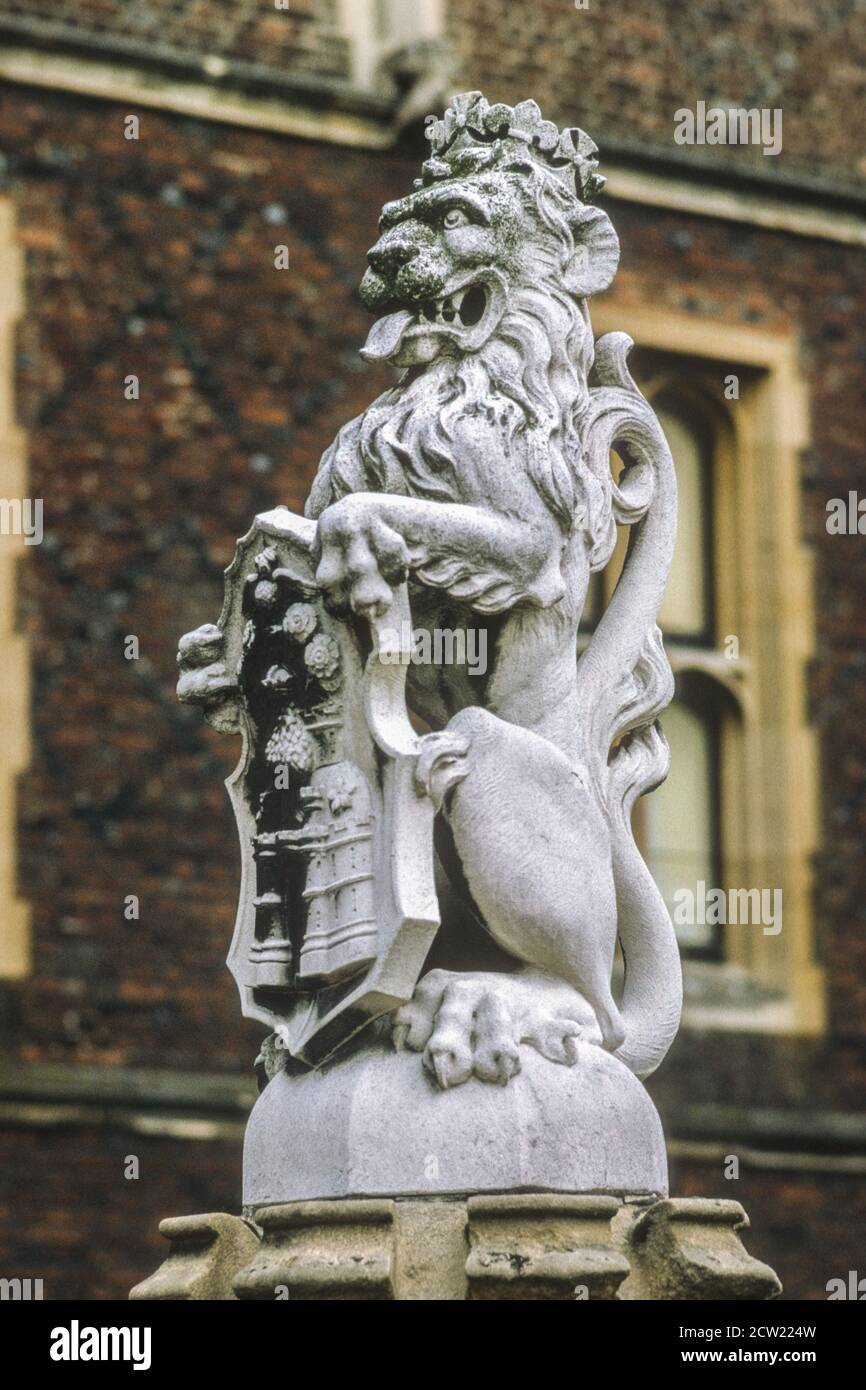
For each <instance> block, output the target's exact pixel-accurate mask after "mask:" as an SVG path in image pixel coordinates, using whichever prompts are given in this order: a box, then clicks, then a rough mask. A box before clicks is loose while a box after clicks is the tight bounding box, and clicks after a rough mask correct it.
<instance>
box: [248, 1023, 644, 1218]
mask: <svg viewBox="0 0 866 1390" xmlns="http://www.w3.org/2000/svg"><path fill="white" fill-rule="evenodd" d="M527 1187H535V1188H541V1189H544V1188H547V1189H550V1190H553V1191H557V1192H601V1191H604V1192H617V1193H626V1192H631V1193H634V1192H646V1193H653V1194H655V1195H661V1194H664V1193H666V1192H667V1162H666V1157H665V1147H664V1138H663V1135H662V1129H661V1124H660V1122H659V1119H658V1115H657V1113H656V1110H655V1107H654V1106H653V1103H652V1101H651V1100H650V1098H649V1096H648V1094H647V1092H646V1090H645V1089H644V1087H643V1086H642V1085H641V1083H640V1082H639V1081H638V1080H637V1078H636V1077H635V1076H633V1075H632V1073H631V1072H630V1071H629V1070H628V1068H627V1067H625V1066H624V1065H623V1064H622V1063H621V1062H619V1061H618V1060H617V1059H616V1058H615V1057H612V1056H611V1055H610V1054H609V1053H606V1052H604V1051H603V1050H602V1049H601V1048H599V1047H596V1046H595V1045H594V1044H592V1043H580V1044H579V1049H578V1058H577V1062H576V1063H575V1065H574V1066H573V1067H557V1066H552V1065H551V1064H550V1062H548V1061H547V1059H546V1058H544V1057H541V1056H540V1055H539V1054H538V1053H536V1052H534V1051H533V1050H532V1049H527V1050H526V1053H525V1056H524V1059H523V1067H522V1070H521V1071H520V1073H519V1074H518V1075H517V1076H515V1077H513V1078H512V1080H511V1081H510V1082H509V1084H508V1086H507V1087H502V1088H500V1087H492V1086H488V1085H486V1084H485V1083H484V1082H482V1081H479V1080H478V1079H477V1078H476V1077H472V1078H471V1079H470V1080H469V1081H467V1082H466V1084H465V1085H463V1086H457V1087H453V1088H449V1089H448V1090H446V1091H444V1092H443V1091H442V1090H440V1089H439V1088H438V1087H437V1086H436V1084H435V1082H434V1081H433V1079H432V1078H431V1077H430V1076H429V1075H428V1074H427V1072H426V1071H424V1070H423V1068H421V1067H419V1066H418V1063H417V1058H416V1057H415V1056H414V1055H413V1054H412V1053H408V1052H402V1053H401V1052H394V1051H389V1050H385V1051H383V1050H382V1049H381V1048H379V1047H377V1046H376V1045H375V1043H374V1044H370V1045H367V1046H365V1047H361V1048H358V1049H357V1050H355V1051H353V1052H352V1053H351V1054H350V1055H346V1056H343V1057H342V1059H341V1060H340V1062H339V1064H332V1065H330V1066H328V1067H325V1068H323V1069H321V1070H320V1071H317V1072H312V1073H310V1072H306V1073H305V1072H296V1073H294V1074H292V1075H288V1074H286V1073H285V1072H280V1073H278V1074H277V1075H276V1076H275V1077H274V1079H273V1080H272V1081H271V1082H270V1084H269V1085H268V1086H267V1087H266V1088H265V1090H264V1091H263V1092H262V1094H261V1096H260V1097H259V1099H258V1101H257V1102H256V1105H255V1107H254V1109H253V1112H252V1115H251V1116H250V1121H249V1125H248V1128H247V1136H246V1143H245V1150H244V1204H245V1206H246V1207H247V1208H253V1207H258V1206H263V1205H265V1204H268V1203H276V1202H290V1201H299V1200H303V1199H307V1198H323V1197H324V1198H330V1197H360V1196H370V1195H376V1196H380V1195H381V1196H393V1197H398V1196H410V1195H412V1194H416V1193H417V1194H424V1195H430V1196H434V1195H442V1194H445V1193H464V1192H470V1193H471V1192H503V1191H508V1190H519V1189H521V1188H527Z"/></svg>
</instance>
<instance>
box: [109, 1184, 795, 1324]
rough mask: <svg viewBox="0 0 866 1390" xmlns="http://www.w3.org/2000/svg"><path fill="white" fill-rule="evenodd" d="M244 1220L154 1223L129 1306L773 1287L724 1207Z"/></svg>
mask: <svg viewBox="0 0 866 1390" xmlns="http://www.w3.org/2000/svg"><path fill="white" fill-rule="evenodd" d="M256 1224H257V1225H258V1227H259V1229H260V1231H261V1239H260V1241H259V1242H258V1244H257V1243H256V1239H255V1237H254V1236H253V1234H252V1232H251V1230H250V1228H249V1227H247V1226H245V1225H244V1223H242V1222H240V1221H239V1220H238V1218H236V1217H229V1216H207V1217H186V1218H181V1219H180V1220H176V1221H167V1222H163V1223H162V1225H161V1227H160V1229H161V1231H162V1232H163V1234H164V1235H165V1236H166V1237H167V1238H168V1239H169V1240H171V1241H172V1243H173V1249H172V1253H171V1254H170V1255H169V1257H168V1259H167V1260H166V1262H165V1264H164V1265H163V1266H162V1268H161V1269H160V1270H157V1272H156V1274H154V1275H152V1276H151V1277H150V1278H149V1279H147V1280H145V1281H144V1283H142V1284H139V1285H138V1286H137V1287H136V1288H135V1289H133V1291H132V1294H131V1295H130V1297H132V1298H136V1299H166V1298H177V1299H189V1298H195V1299H232V1298H236V1299H242V1300H245V1301H257V1302H268V1301H272V1300H279V1299H293V1300H297V1299H301V1300H304V1301H325V1302H330V1301H337V1300H344V1301H345V1300H352V1301H354V1300H359V1301H366V1300H373V1301H398V1302H399V1301H412V1300H416V1301H418V1300H429V1301H457V1302H466V1301H468V1302H477V1301H488V1300H492V1299H493V1300H495V1299H501V1300H511V1301H521V1300H535V1301H553V1302H565V1301H571V1300H575V1299H577V1300H586V1299H600V1300H603V1301H611V1300H635V1299H647V1300H671V1299H689V1300H723V1301H732V1300H763V1299H768V1298H773V1297H775V1296H776V1295H777V1294H778V1293H779V1292H780V1290H781V1285H780V1283H779V1280H778V1279H777V1277H776V1275H775V1274H774V1273H773V1271H772V1269H770V1268H769V1266H768V1265H765V1264H762V1263H761V1262H760V1261H759V1260H755V1259H753V1258H752V1257H751V1256H750V1255H749V1253H748V1251H747V1250H746V1249H745V1247H744V1246H743V1244H742V1242H741V1240H740V1234H739V1233H740V1231H741V1230H743V1229H746V1228H747V1227H748V1224H749V1223H748V1218H747V1216H746V1214H745V1212H744V1211H743V1208H742V1207H741V1206H740V1205H739V1203H738V1202H728V1201H708V1200H704V1199H702V1198H686V1199H682V1200H661V1201H656V1200H654V1199H652V1198H639V1199H626V1200H620V1199H617V1198H615V1197H609V1196H574V1195H568V1194H559V1193H547V1192H535V1193H531V1192H527V1193H505V1194H501V1193H500V1194H488V1195H485V1196H476V1197H468V1198H467V1197H455V1198H452V1199H450V1200H449V1199H445V1198H428V1199H422V1198H410V1199H405V1200H394V1199H387V1198H369V1199H363V1198H358V1199H346V1200H341V1201H325V1202H293V1203H288V1204H286V1205H282V1206H272V1207H265V1208H263V1209H261V1210H259V1211H257V1212H256ZM241 1228H243V1230H242V1231H241ZM196 1231H198V1232H199V1234H200V1236H201V1237H204V1238H200V1239H198V1241H197V1242H196V1240H195V1239H194V1235H195V1232H196Z"/></svg>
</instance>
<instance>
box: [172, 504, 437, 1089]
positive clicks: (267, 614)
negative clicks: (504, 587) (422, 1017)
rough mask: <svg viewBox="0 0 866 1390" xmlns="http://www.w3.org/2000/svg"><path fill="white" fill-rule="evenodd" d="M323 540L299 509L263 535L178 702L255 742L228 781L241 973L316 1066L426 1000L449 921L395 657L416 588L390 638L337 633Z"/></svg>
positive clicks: (248, 542)
mask: <svg viewBox="0 0 866 1390" xmlns="http://www.w3.org/2000/svg"><path fill="white" fill-rule="evenodd" d="M315 532H316V527H315V524H314V523H313V522H311V521H306V520H304V519H303V518H301V517H297V516H295V515H293V514H292V513H290V512H288V511H286V510H285V509H284V508H277V509H276V510H275V511H273V512H270V513H268V514H266V515H264V516H260V517H258V518H257V519H256V522H255V524H254V525H253V527H252V529H251V531H250V532H249V534H248V535H247V536H245V537H244V538H243V540H241V541H239V543H238V547H237V554H236V556H235V559H234V562H233V564H232V565H231V567H230V568H229V570H228V571H227V573H226V595H225V604H224V608H223V612H222V615H221V617H220V620H219V623H218V624H217V625H214V624H207V625H206V626H205V627H202V628H199V629H197V630H196V632H193V633H190V634H189V635H188V636H187V637H186V638H185V639H184V641H183V642H182V644H181V649H180V663H181V678H180V682H179V686H178V693H179V695H180V698H181V699H182V700H183V701H184V702H186V703H195V704H199V705H201V706H202V707H203V708H204V711H205V715H206V717H207V718H208V720H209V721H210V722H211V723H212V724H213V725H214V726H215V727H216V728H218V729H220V730H223V731H239V732H240V733H241V734H242V737H243V752H242V756H241V760H240V763H239V765H238V767H237V769H236V771H235V773H234V774H233V776H232V778H231V779H230V780H229V783H228V790H229V794H230V797H231V801H232V805H233V807H234V811H235V815H236V817H237V822H238V828H239V832H240V840H241V856H242V882H241V892H240V905H239V909H238V917H237V922H236V927H235V934H234V939H233V941H232V945H231V950H230V952H229V958H228V963H229V967H230V969H231V971H232V974H233V975H234V977H235V979H236V981H237V983H238V986H239V989H240V991H241V997H242V1000H243V1006H244V1012H245V1014H247V1016H249V1017H251V1018H256V1019H259V1020H260V1021H262V1022H265V1023H269V1024H270V1025H272V1026H273V1028H274V1030H275V1034H276V1039H277V1049H278V1050H279V1049H282V1050H284V1051H285V1052H287V1053H288V1054H289V1055H291V1056H293V1057H296V1058H298V1059H301V1060H303V1061H305V1062H308V1063H313V1064H315V1063H317V1062H320V1061H322V1060H324V1059H325V1058H326V1057H327V1056H328V1055H330V1053H331V1052H332V1051H333V1050H334V1049H335V1048H336V1047H338V1046H339V1045H340V1044H341V1043H342V1042H345V1041H346V1040H347V1039H348V1038H349V1037H351V1036H352V1035H353V1034H354V1033H355V1032H356V1031H357V1030H358V1029H359V1028H361V1027H363V1025H364V1024H365V1023H367V1022H368V1021H369V1020H370V1019H371V1018H373V1017H375V1016H377V1015H378V1014H381V1013H384V1012H387V1011H389V1010H391V1009H393V1008H395V1007H396V1006H397V1005H399V1004H400V1003H403V1002H405V1000H407V999H408V998H410V997H411V994H412V990H413V988H414V986H415V983H416V981H417V977H418V974H419V972H420V970H421V967H422V965H423V962H424V958H425V956H426V953H427V951H428V949H429V946H430V943H431V941H432V938H433V936H434V934H435V931H436V928H437V926H438V921H439V919H438V914H437V910H436V899H435V892H434V888H433V868H432V819H433V807H432V805H431V804H430V803H429V802H428V801H427V800H426V799H423V798H421V797H419V796H418V794H417V792H416V790H415V789H414V787H413V783H412V775H413V771H414V766H415V754H414V748H415V744H416V737H415V735H414V733H413V731H412V728H411V725H410V724H409V721H408V718H407V715H406V706H405V698H404V695H403V690H402V683H403V681H404V680H405V671H406V666H405V664H403V663H402V662H399V661H395V660H393V658H394V656H395V655H399V654H397V653H393V652H390V651H389V652H386V653H385V654H384V655H385V657H386V660H385V661H383V660H382V655H383V653H382V651H381V649H380V646H379V637H380V634H381V633H383V632H387V633H388V634H399V633H400V632H401V631H403V629H404V627H405V622H402V623H401V617H402V618H405V614H407V613H408V601H407V598H406V593H405V587H404V588H403V589H402V590H401V591H398V592H397V593H396V594H395V599H394V604H393V606H392V610H391V611H390V612H389V614H388V615H387V618H383V619H382V620H381V621H380V622H379V623H376V622H374V623H372V624H371V623H368V622H367V621H365V620H362V619H355V618H352V617H350V618H347V619H345V620H343V619H340V618H337V617H334V616H333V614H332V613H329V612H328V611H326V609H325V607H324V605H323V603H322V600H321V595H320V593H319V590H318V588H317V586H316V583H315V580H314V577H313V575H314V562H313V559H312V548H313V544H314V540H315ZM404 610H405V613H404ZM271 1052H272V1053H273V1049H272V1050H271Z"/></svg>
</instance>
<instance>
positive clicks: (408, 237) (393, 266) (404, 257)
mask: <svg viewBox="0 0 866 1390" xmlns="http://www.w3.org/2000/svg"><path fill="white" fill-rule="evenodd" d="M418 243H419V237H418V233H417V229H415V230H413V229H412V228H411V227H409V226H406V225H403V226H400V227H394V228H392V229H391V231H389V232H386V233H385V235H384V236H382V237H380V238H379V240H378V241H377V242H376V245H375V246H374V247H372V248H371V250H369V251H368V252H367V260H368V261H369V262H370V265H371V266H372V267H373V269H374V270H375V271H376V273H377V274H378V275H382V274H386V275H387V274H388V273H389V272H391V273H393V272H394V271H395V270H399V268H400V266H401V265H405V264H406V262H407V261H411V260H412V258H413V256H416V255H417V254H418V250H419V245H418Z"/></svg>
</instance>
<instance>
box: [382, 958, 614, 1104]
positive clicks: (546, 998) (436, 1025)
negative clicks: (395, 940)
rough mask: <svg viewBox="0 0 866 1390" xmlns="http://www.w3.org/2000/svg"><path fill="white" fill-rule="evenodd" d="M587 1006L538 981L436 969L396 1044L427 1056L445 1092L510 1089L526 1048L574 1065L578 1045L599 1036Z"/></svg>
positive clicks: (400, 1015)
mask: <svg viewBox="0 0 866 1390" xmlns="http://www.w3.org/2000/svg"><path fill="white" fill-rule="evenodd" d="M580 1005H581V1001H580V1000H579V999H578V997H577V996H576V995H575V994H574V992H573V991H571V990H567V987H565V986H562V985H560V983H559V982H548V980H546V979H545V980H543V981H542V982H541V984H539V979H538V977H536V976H535V975H533V976H532V977H530V976H529V975H520V974H518V975H496V974H485V973H483V972H477V973H473V974H468V975H459V974H454V973H452V972H451V971H449V970H431V972H430V973H429V975H425V976H424V978H423V979H422V980H420V981H419V983H418V985H417V987H416V990H415V993H414V995H413V997H412V999H411V1001H410V1003H408V1004H404V1006H403V1008H401V1009H399V1010H398V1011H397V1013H396V1015H395V1017H394V1024H393V1039H394V1045H395V1047H397V1048H398V1049H402V1048H404V1047H408V1048H410V1049H411V1050H412V1051H413V1052H421V1053H423V1058H422V1060H423V1063H424V1066H425V1067H426V1068H427V1070H428V1071H429V1072H431V1073H432V1075H433V1076H435V1078H436V1080H437V1082H438V1083H439V1085H440V1086H441V1087H442V1089H443V1090H447V1088H448V1087H449V1086H460V1085H462V1084H463V1082H464V1081H468V1080H469V1078H470V1076H477V1077H478V1078H479V1080H481V1081H488V1082H491V1083H493V1084H495V1085H499V1086H505V1085H507V1084H508V1082H509V1081H510V1080H511V1078H512V1077H513V1076H516V1075H517V1073H518V1072H519V1071H520V1045H521V1043H526V1044H528V1045H529V1046H531V1047H533V1048H535V1050H536V1051H537V1052H540V1053H541V1054H542V1055H543V1056H544V1057H547V1058H548V1060H549V1061H551V1062H559V1063H561V1064H563V1065H565V1066H573V1065H574V1063H575V1062H576V1061H577V1059H578V1044H579V1041H580V1040H581V1039H584V1038H587V1037H588V1036H591V1034H592V1030H591V1028H588V1026H587V1025H588V1024H589V1022H590V1020H589V1018H588V1017H587V1016H586V1015H585V1014H584V1016H583V1017H581V1016H580V1015H581V1014H582V1013H583V1010H582V1009H581V1007H580ZM572 1015H574V1016H572Z"/></svg>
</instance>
